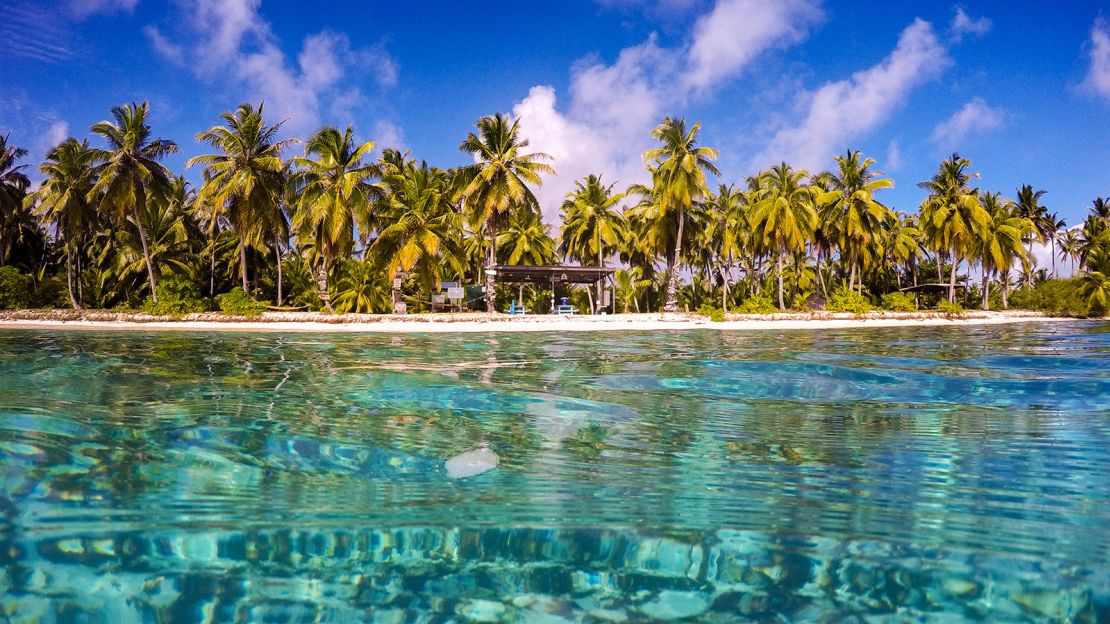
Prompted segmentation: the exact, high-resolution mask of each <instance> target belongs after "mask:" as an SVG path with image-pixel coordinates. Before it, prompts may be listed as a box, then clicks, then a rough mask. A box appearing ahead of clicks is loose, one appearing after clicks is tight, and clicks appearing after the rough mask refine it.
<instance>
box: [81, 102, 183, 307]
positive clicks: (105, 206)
mask: <svg viewBox="0 0 1110 624" xmlns="http://www.w3.org/2000/svg"><path fill="white" fill-rule="evenodd" d="M148 115H149V107H148V106H147V103H146V102H143V103H142V104H135V103H134V102H132V103H131V104H125V105H123V106H117V107H115V108H113V109H112V118H113V119H114V121H112V120H105V121H100V122H97V123H95V124H93V125H92V127H91V128H89V131H90V132H92V133H93V134H95V135H98V136H99V137H101V138H102V139H104V141H105V142H106V143H107V145H108V148H107V149H97V150H95V152H94V153H95V159H96V162H97V163H99V164H98V165H97V166H96V170H95V174H96V183H95V184H94V185H93V187H92V189H90V190H89V194H88V199H89V201H96V202H98V203H99V206H98V207H99V210H100V211H102V212H104V213H106V214H107V215H108V216H109V218H111V219H112V220H113V221H114V222H115V223H117V224H122V223H123V222H124V221H125V220H126V219H127V217H128V216H130V217H131V220H132V222H133V223H134V224H135V226H136V227H137V228H138V230H139V240H140V242H141V243H142V248H143V260H144V262H145V264H146V272H147V279H148V281H149V283H150V297H151V299H152V300H154V301H157V300H158V293H157V292H156V289H155V287H156V283H155V271H154V262H153V261H152V260H151V256H150V249H149V246H148V244H147V236H146V231H145V230H144V228H143V224H142V219H141V218H140V213H141V212H142V210H144V209H145V208H146V206H147V202H149V201H151V200H152V199H153V198H155V197H158V196H165V195H166V194H168V193H169V192H170V190H171V180H172V179H173V174H171V173H170V170H169V169H167V168H166V166H165V165H163V164H162V163H161V162H159V161H161V160H162V159H163V158H164V157H166V156H167V155H169V154H175V153H177V152H178V151H180V150H178V148H177V144H176V143H174V142H173V141H167V140H165V139H160V138H156V139H152V138H150V134H151V132H150V124H149V123H148V121H147V118H148Z"/></svg>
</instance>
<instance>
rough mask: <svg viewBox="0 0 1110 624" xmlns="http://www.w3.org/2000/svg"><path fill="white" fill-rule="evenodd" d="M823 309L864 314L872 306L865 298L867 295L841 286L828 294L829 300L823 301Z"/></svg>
mask: <svg viewBox="0 0 1110 624" xmlns="http://www.w3.org/2000/svg"><path fill="white" fill-rule="evenodd" d="M825 309H826V310H828V311H829V312H851V313H853V314H866V313H867V312H870V311H871V310H872V309H873V308H872V306H871V302H870V301H868V300H867V297H864V296H863V295H861V294H859V293H858V292H856V291H854V290H849V289H848V288H845V287H844V286H841V287H839V288H837V289H836V290H834V291H832V293H830V294H829V300H828V302H826V303H825Z"/></svg>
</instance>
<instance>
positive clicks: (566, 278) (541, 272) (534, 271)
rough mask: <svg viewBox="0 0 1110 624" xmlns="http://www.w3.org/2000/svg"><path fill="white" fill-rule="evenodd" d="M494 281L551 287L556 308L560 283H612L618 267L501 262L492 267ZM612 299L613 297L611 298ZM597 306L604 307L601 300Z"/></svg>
mask: <svg viewBox="0 0 1110 624" xmlns="http://www.w3.org/2000/svg"><path fill="white" fill-rule="evenodd" d="M487 270H491V271H493V275H494V281H496V282H499V283H502V284H534V285H538V286H547V287H548V288H550V289H551V309H552V310H554V309H555V286H556V285H558V284H582V285H589V286H592V287H594V288H595V289H596V288H597V287H598V286H599V285H603V284H604V283H605V281H606V280H608V281H609V283H610V284H612V280H613V274H614V273H615V272H616V269H611V268H607V267H595V266H559V265H551V266H524V265H517V264H499V265H497V266H495V267H493V268H492V269H487ZM610 299H612V298H610ZM595 307H598V308H600V307H602V306H601V304H600V302H596V303H595Z"/></svg>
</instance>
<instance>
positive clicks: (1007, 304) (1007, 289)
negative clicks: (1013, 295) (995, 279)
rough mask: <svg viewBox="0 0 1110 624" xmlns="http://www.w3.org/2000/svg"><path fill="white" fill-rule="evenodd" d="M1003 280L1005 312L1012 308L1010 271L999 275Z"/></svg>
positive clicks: (1003, 306) (1003, 305)
mask: <svg viewBox="0 0 1110 624" xmlns="http://www.w3.org/2000/svg"><path fill="white" fill-rule="evenodd" d="M999 278H1000V279H1001V280H1002V309H1003V310H1005V309H1007V308H1009V307H1010V269H1009V268H1007V269H1006V270H1005V271H1002V273H1000V274H999Z"/></svg>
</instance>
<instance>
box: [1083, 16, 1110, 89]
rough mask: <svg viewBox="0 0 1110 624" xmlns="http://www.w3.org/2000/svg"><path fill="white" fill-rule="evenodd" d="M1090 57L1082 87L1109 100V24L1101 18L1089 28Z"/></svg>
mask: <svg viewBox="0 0 1110 624" xmlns="http://www.w3.org/2000/svg"><path fill="white" fill-rule="evenodd" d="M1090 57H1091V68H1090V69H1089V70H1088V71H1087V79H1086V80H1085V81H1084V82H1083V85H1084V87H1086V89H1087V90H1089V91H1091V92H1092V93H1095V94H1098V95H1100V96H1102V97H1104V98H1107V99H1110V22H1107V21H1106V20H1105V19H1102V18H1101V17H1100V18H1098V19H1097V20H1095V24H1094V26H1092V27H1091V49H1090Z"/></svg>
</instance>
